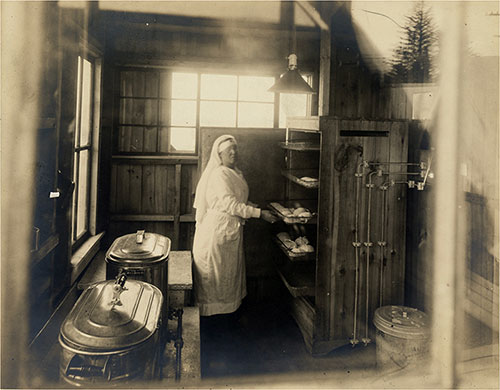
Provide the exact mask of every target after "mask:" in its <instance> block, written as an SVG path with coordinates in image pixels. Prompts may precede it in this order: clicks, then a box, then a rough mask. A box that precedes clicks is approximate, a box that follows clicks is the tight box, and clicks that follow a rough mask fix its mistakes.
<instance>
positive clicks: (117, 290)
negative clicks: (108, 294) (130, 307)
mask: <svg viewBox="0 0 500 390" xmlns="http://www.w3.org/2000/svg"><path fill="white" fill-rule="evenodd" d="M126 280H127V275H126V274H125V273H124V272H123V270H122V271H120V273H119V274H118V276H117V277H116V280H115V284H114V285H113V298H111V302H110V303H109V305H110V306H111V310H113V308H114V307H115V306H121V305H122V302H121V301H120V295H121V293H122V292H123V291H124V290H126V288H125V281H126Z"/></svg>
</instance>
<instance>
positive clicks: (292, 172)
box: [281, 169, 319, 188]
mask: <svg viewBox="0 0 500 390" xmlns="http://www.w3.org/2000/svg"><path fill="white" fill-rule="evenodd" d="M281 174H282V175H283V176H284V177H286V178H287V179H288V180H290V181H292V182H294V183H295V184H298V185H299V186H302V187H305V188H319V180H318V178H317V177H316V176H317V175H318V171H317V170H313V169H285V170H282V171H281ZM304 177H311V178H315V179H316V181H306V180H303V179H302V178H304Z"/></svg>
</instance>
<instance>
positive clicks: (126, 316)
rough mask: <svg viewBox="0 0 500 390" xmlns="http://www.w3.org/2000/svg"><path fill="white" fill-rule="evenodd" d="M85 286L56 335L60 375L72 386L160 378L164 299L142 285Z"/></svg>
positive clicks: (120, 281)
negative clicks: (161, 325)
mask: <svg viewBox="0 0 500 390" xmlns="http://www.w3.org/2000/svg"><path fill="white" fill-rule="evenodd" d="M125 279H126V277H125V276H124V275H120V277H119V278H118V279H117V280H116V281H111V280H108V281H105V282H99V283H95V284H93V285H91V286H89V287H88V288H87V289H86V290H85V291H84V292H83V293H82V295H81V296H80V298H79V299H78V301H77V302H76V304H75V306H74V307H73V309H72V310H71V312H70V313H69V314H68V316H67V317H66V319H65V320H64V322H63V324H62V325H61V329H60V332H59V344H60V345H61V347H62V349H61V358H60V362H59V372H60V376H61V378H63V379H64V380H65V381H66V382H67V383H70V384H72V385H76V386H86V385H89V384H99V383H101V384H104V383H110V382H111V383H115V382H120V381H123V380H130V379H133V378H141V379H151V378H154V377H155V375H156V374H155V373H156V372H158V369H159V367H158V361H159V358H158V357H159V354H160V353H161V351H160V348H159V346H160V345H161V344H160V343H159V330H158V329H159V327H160V323H161V313H162V305H163V296H162V294H161V292H160V290H159V289H158V288H157V287H155V286H153V285H151V284H149V283H145V282H141V281H136V280H128V281H125Z"/></svg>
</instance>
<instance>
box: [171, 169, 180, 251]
mask: <svg viewBox="0 0 500 390" xmlns="http://www.w3.org/2000/svg"><path fill="white" fill-rule="evenodd" d="M181 170H182V165H181V164H175V201H174V237H173V242H172V249H174V250H177V249H179V239H180V215H181Z"/></svg>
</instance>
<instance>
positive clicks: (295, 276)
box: [276, 265, 315, 298]
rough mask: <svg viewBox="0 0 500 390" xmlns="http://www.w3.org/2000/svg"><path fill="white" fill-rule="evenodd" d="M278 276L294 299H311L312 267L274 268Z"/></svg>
mask: <svg viewBox="0 0 500 390" xmlns="http://www.w3.org/2000/svg"><path fill="white" fill-rule="evenodd" d="M276 270H277V271H278V274H279V276H280V278H281V280H282V281H283V283H284V284H285V286H286V288H287V289H288V291H289V292H290V294H291V295H292V296H293V297H294V298H297V297H303V296H308V297H313V296H314V293H315V280H314V267H294V269H293V271H291V270H290V269H289V268H288V267H284V266H279V265H277V266H276Z"/></svg>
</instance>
